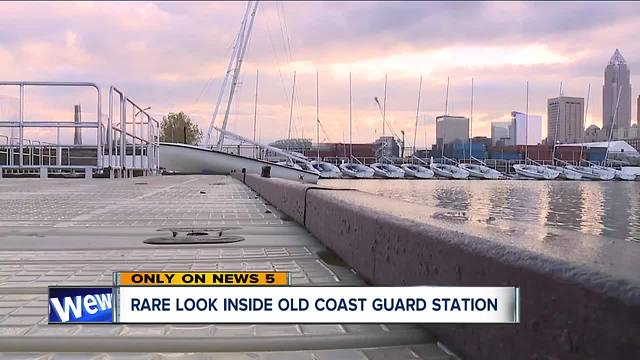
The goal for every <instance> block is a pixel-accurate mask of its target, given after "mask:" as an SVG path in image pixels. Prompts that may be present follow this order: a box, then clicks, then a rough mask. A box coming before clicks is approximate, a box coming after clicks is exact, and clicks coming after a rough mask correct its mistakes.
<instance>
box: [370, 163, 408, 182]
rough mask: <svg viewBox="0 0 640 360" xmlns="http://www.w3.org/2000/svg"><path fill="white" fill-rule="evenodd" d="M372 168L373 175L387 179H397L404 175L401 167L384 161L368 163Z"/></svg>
mask: <svg viewBox="0 0 640 360" xmlns="http://www.w3.org/2000/svg"><path fill="white" fill-rule="evenodd" d="M369 167H370V168H372V169H373V174H374V175H375V176H378V177H381V178H387V179H398V178H403V177H404V170H402V169H401V168H399V167H397V166H395V165H391V164H385V163H374V164H371V165H369Z"/></svg>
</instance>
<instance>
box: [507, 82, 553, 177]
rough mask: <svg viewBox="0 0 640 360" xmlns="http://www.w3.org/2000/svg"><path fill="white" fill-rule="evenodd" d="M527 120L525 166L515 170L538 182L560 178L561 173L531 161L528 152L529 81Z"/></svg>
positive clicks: (515, 167)
mask: <svg viewBox="0 0 640 360" xmlns="http://www.w3.org/2000/svg"><path fill="white" fill-rule="evenodd" d="M525 112H526V118H525V125H524V129H525V144H524V159H525V163H524V164H516V165H513V169H514V170H515V171H516V173H517V174H518V175H520V176H523V177H525V178H529V179H537V180H553V179H555V178H557V177H558V176H560V172H559V171H556V170H553V169H548V168H546V167H544V166H542V165H540V164H538V163H536V162H535V161H533V160H530V159H529V156H528V153H527V150H528V146H529V141H528V134H529V82H528V81H527V105H526V111H525ZM528 161H531V162H533V164H529V163H528Z"/></svg>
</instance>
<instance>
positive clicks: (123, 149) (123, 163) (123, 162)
mask: <svg viewBox="0 0 640 360" xmlns="http://www.w3.org/2000/svg"><path fill="white" fill-rule="evenodd" d="M126 104H127V97H126V96H122V98H121V100H120V168H121V170H120V171H121V173H122V175H123V177H126V176H127V175H126V171H125V170H124V169H125V168H126V167H127V138H126V134H125V130H126V129H127V111H126Z"/></svg>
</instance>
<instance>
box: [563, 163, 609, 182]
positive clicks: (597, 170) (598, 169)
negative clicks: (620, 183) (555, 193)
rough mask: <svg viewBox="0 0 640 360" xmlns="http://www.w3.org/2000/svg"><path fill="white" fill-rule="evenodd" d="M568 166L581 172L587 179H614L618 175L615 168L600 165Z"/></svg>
mask: <svg viewBox="0 0 640 360" xmlns="http://www.w3.org/2000/svg"><path fill="white" fill-rule="evenodd" d="M566 168H567V169H569V170H572V171H575V172H577V173H579V174H580V175H582V177H583V178H585V179H591V180H613V178H614V177H616V172H615V170H614V169H612V168H608V167H604V166H599V165H592V166H581V165H567V166H566Z"/></svg>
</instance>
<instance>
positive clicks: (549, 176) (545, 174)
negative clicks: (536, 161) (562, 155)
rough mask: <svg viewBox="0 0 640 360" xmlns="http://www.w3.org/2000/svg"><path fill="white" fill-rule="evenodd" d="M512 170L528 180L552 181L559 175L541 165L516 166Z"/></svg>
mask: <svg viewBox="0 0 640 360" xmlns="http://www.w3.org/2000/svg"><path fill="white" fill-rule="evenodd" d="M513 169H514V170H515V171H516V173H517V174H518V175H520V176H523V177H527V178H530V179H538V180H553V179H555V178H557V177H558V176H559V175H560V172H558V171H556V170H552V169H548V168H546V167H544V166H541V165H528V164H516V165H513Z"/></svg>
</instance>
